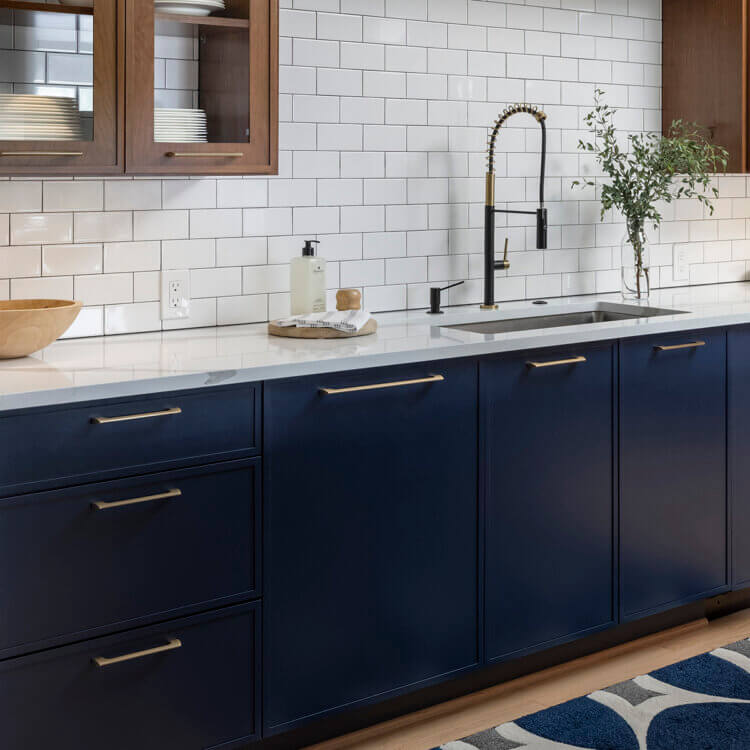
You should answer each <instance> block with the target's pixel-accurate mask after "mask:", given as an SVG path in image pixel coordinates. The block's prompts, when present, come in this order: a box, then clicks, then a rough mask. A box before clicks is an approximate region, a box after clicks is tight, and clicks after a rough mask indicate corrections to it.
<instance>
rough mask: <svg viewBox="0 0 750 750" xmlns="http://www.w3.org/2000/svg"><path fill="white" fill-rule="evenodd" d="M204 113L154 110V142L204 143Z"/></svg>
mask: <svg viewBox="0 0 750 750" xmlns="http://www.w3.org/2000/svg"><path fill="white" fill-rule="evenodd" d="M207 140H208V137H207V132H206V112H205V111H204V110H202V109H167V108H165V107H156V108H154V141H156V142H157V143H206V142H207Z"/></svg>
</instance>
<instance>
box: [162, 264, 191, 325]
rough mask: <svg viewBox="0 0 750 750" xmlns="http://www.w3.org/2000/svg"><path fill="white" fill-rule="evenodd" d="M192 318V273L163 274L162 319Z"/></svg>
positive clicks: (171, 272) (172, 272)
mask: <svg viewBox="0 0 750 750" xmlns="http://www.w3.org/2000/svg"><path fill="white" fill-rule="evenodd" d="M189 317H190V271H162V272H161V319H162V320H175V319H179V318H189Z"/></svg>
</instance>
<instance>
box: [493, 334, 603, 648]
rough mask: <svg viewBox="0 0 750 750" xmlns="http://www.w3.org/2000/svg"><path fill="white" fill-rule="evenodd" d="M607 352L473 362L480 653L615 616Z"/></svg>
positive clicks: (542, 641) (572, 632) (541, 641)
mask: <svg viewBox="0 0 750 750" xmlns="http://www.w3.org/2000/svg"><path fill="white" fill-rule="evenodd" d="M613 351H614V350H613V347H612V346H601V347H591V346H588V347H582V348H577V349H574V350H573V349H565V350H556V351H543V352H531V353H528V354H526V355H521V356H518V355H514V356H508V357H496V358H486V359H484V360H482V361H481V364H480V370H479V380H480V414H481V419H482V422H481V427H480V430H481V435H482V440H481V444H482V445H483V450H482V454H481V455H482V460H481V462H480V463H481V466H482V469H483V476H484V477H485V490H484V495H485V532H484V548H485V594H484V600H485V648H486V656H487V660H488V661H494V660H500V659H504V658H509V657H511V656H519V655H521V654H522V653H524V652H528V651H530V650H532V649H538V648H541V647H544V646H549V645H552V644H554V643H557V642H560V641H562V640H567V639H569V638H571V637H573V636H576V635H583V634H585V633H588V632H592V631H594V630H596V629H599V628H602V627H605V626H607V625H609V624H611V623H612V622H613V619H614V617H615V603H614V587H613V582H614V569H613V558H614V555H613V549H614V547H613V512H614V502H613V488H614V435H615V425H614V414H615V408H614V407H615V400H614V399H615V387H614V379H613V374H614V353H613Z"/></svg>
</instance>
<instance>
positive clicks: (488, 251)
mask: <svg viewBox="0 0 750 750" xmlns="http://www.w3.org/2000/svg"><path fill="white" fill-rule="evenodd" d="M520 114H527V115H531V116H532V117H534V118H535V119H536V121H537V122H538V123H539V126H540V127H541V128H542V154H541V170H540V174H539V208H537V209H536V211H522V210H518V209H505V208H495V146H496V145H497V136H498V135H499V133H500V128H501V127H502V126H503V124H504V123H505V122H506V121H507V120H508V119H509V118H511V117H513V115H520ZM546 119H547V115H546V114H545V113H544V112H543V111H542V110H541V109H539V108H538V107H535V106H534V105H533V104H512V105H511V106H510V107H506V108H505V109H504V110H503V112H502V113H501V114H500V116H499V117H498V118H497V120H495V123H494V126H493V128H492V132H491V133H490V137H489V140H488V142H487V190H486V200H485V208H484V301H483V303H482V308H483V309H485V310H493V309H495V271H498V270H505V269H507V268H509V267H510V263H509V262H508V258H507V252H506V257H505V258H504V259H503V260H501V261H496V260H495V215H496V214H531V215H534V216H536V246H537V248H539V249H540V250H544V249H546V247H547V209H546V208H545V207H544V172H545V168H546V163H547V125H546V122H545V121H546ZM506 247H507V244H506Z"/></svg>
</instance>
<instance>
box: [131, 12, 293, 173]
mask: <svg viewBox="0 0 750 750" xmlns="http://www.w3.org/2000/svg"><path fill="white" fill-rule="evenodd" d="M241 2H246V3H248V4H249V19H247V21H246V20H245V19H242V18H239V19H238V18H232V17H229V16H226V17H222V16H208V17H203V18H193V17H189V16H181V17H179V20H180V21H182V22H183V23H192V24H195V25H197V26H198V27H199V28H200V33H201V34H202V35H205V36H207V37H209V38H210V37H211V36H212V35H214V34H216V35H219V34H220V35H221V37H220V40H221V43H217V44H212V45H209V47H210V49H211V52H210V54H209V56H208V58H207V59H205V58H203V59H202V60H201V73H200V75H201V89H202V102H205V103H207V102H208V101H209V99H210V97H212V96H216V97H218V98H219V99H221V100H222V101H223V102H229V104H228V105H227V104H224V105H222V106H224V107H225V110H224V113H223V114H225V115H226V116H227V117H229V118H231V117H232V112H231V97H226V96H224V95H223V94H224V93H225V92H229V91H231V90H236V87H237V86H238V85H239V86H245V85H246V86H247V87H248V90H249V96H248V100H249V103H250V111H249V129H250V140H249V142H248V141H245V142H242V143H155V142H154V2H153V0H126V3H127V4H126V11H127V19H128V34H127V35H126V46H125V50H126V51H125V59H126V67H127V81H126V96H125V101H126V112H127V114H126V124H125V127H126V146H125V150H126V155H125V162H126V171H127V172H128V173H129V174H273V173H275V172H276V171H277V169H278V100H279V96H278V39H279V32H278V16H279V4H278V0H228V2H227V11H228V13H230V12H231V11H232V9H233V8H236V7H239V6H240V3H241ZM159 17H163V18H165V19H169V20H178V18H176V17H173V16H169V15H168V14H159ZM246 35H249V45H248V44H246V43H245V38H246ZM217 41H218V39H217ZM248 49H249V58H246V57H245V55H246V54H247V50H248ZM245 59H247V64H245ZM238 70H239V71H242V72H241V74H245V71H246V74H245V80H242V79H240V80H239V81H238V79H237V75H236V73H237V71H238ZM209 84H210V85H209ZM206 108H208V107H206ZM210 109H215V108H210ZM208 114H209V128H210V129H211V119H210V118H211V112H209V113H208ZM234 115H235V116H237V115H240V116H242V117H244V116H245V115H246V113H245V112H244V111H243V112H242V113H239V112H235V113H234ZM217 128H218V131H217V130H216V129H217ZM213 129H214V131H215V132H219V133H221V126H220V119H217V121H216V122H215V123H214V127H213Z"/></svg>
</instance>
